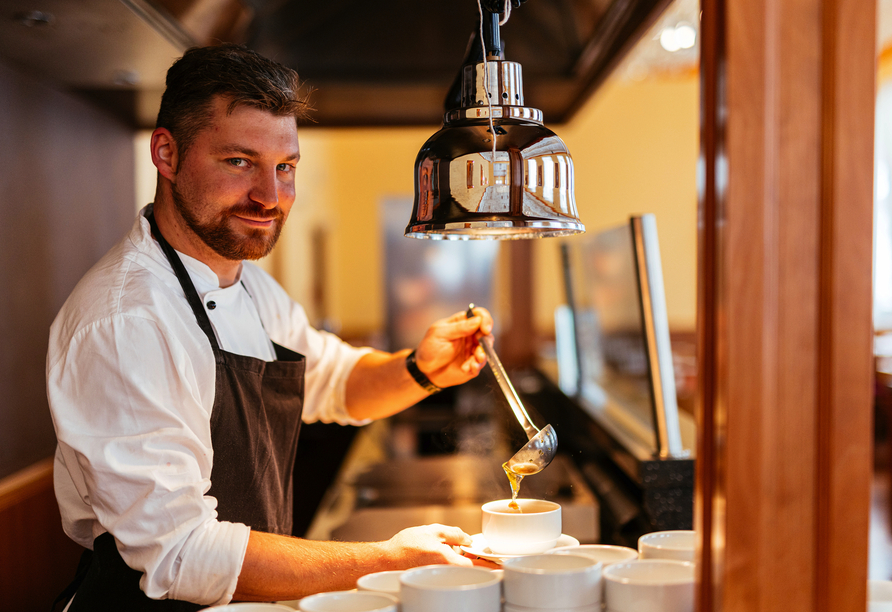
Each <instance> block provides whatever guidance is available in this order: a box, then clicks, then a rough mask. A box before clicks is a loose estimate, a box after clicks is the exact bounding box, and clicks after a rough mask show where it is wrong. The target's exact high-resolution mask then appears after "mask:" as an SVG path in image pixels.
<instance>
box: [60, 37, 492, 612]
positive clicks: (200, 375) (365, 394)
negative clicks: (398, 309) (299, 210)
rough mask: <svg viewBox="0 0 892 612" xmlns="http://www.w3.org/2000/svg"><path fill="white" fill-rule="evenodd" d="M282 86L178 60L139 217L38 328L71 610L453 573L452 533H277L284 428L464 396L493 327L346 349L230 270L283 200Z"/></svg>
mask: <svg viewBox="0 0 892 612" xmlns="http://www.w3.org/2000/svg"><path fill="white" fill-rule="evenodd" d="M298 90H299V85H298V81H297V75H296V73H295V72H294V71H292V70H291V69H289V68H287V67H285V66H282V65H280V64H277V63H275V62H273V61H270V60H268V59H266V58H264V57H262V56H260V55H258V54H256V53H254V52H252V51H249V50H247V49H244V48H242V47H239V46H236V45H228V44H227V45H220V46H215V47H206V48H196V49H190V50H189V51H187V52H186V53H185V55H184V56H183V57H182V58H181V59H179V60H178V61H177V62H175V63H174V65H173V66H172V67H171V68H170V70H169V71H168V74H167V88H166V91H165V93H164V96H163V99H162V102H161V108H160V112H159V114H158V122H157V128H156V129H155V131H154V132H153V133H152V138H151V154H152V161H153V162H154V164H155V166H156V167H157V169H158V184H157V189H156V194H155V199H154V202H153V203H152V204H150V205H148V206H147V207H146V208H144V209H143V210H142V211H141V212H140V214H139V215H138V216H137V219H136V222H135V223H134V225H133V228H132V229H131V230H130V232H129V234H127V235H126V236H125V237H124V238H123V239H122V240H121V241H120V242H119V243H118V244H117V245H116V246H115V247H114V248H113V249H112V250H111V251H109V252H108V253H107V254H106V255H105V256H104V257H103V258H102V259H101V260H100V261H99V262H98V263H97V264H96V265H95V266H94V267H93V268H92V269H91V270H90V271H89V272H88V273H87V274H86V276H84V278H83V279H81V281H80V282H79V283H78V285H77V287H76V288H75V289H74V291H73V292H72V294H71V296H70V297H69V299H68V300H67V301H66V303H65V305H64V306H63V308H62V310H61V312H60V313H59V315H58V317H57V318H56V320H55V322H54V323H53V326H52V328H51V332H50V344H49V352H48V356H47V393H48V397H49V404H50V409H51V411H52V416H53V422H54V425H55V429H56V435H57V438H58V448H57V451H56V457H55V489H56V497H57V499H58V502H59V508H60V510H61V514H62V522H63V526H64V529H65V532H66V533H67V534H68V535H69V536H70V537H71V538H72V539H73V540H75V541H76V542H78V543H79V544H81V545H83V546H84V547H85V548H87V549H89V550H88V552H86V553H85V554H84V558H83V559H82V561H81V564H80V567H79V569H78V577H77V578H76V580H75V582H74V583H73V584H72V586H71V587H70V588H69V589H68V593H67V594H66V597H65V598H64V599H63V601H64V600H67V599H70V596H71V593H72V592H74V593H75V595H74V598H73V600H71V601H70V603H69V604H68V609H69V610H70V611H71V612H80V611H90V612H101V611H104V610H114V611H115V612H120V611H124V610H126V611H127V612H134V611H140V610H176V611H181V610H198V609H201V608H203V607H206V606H208V605H213V604H223V603H226V602H229V601H230V600H260V601H270V600H284V599H294V598H297V597H300V596H302V595H305V594H308V593H313V592H319V591H325V590H333V589H344V588H351V587H352V586H353V585H354V584H355V581H356V579H357V578H358V577H359V576H361V575H363V574H367V573H370V572H375V571H380V570H389V569H401V568H408V567H412V566H417V565H424V564H431V563H453V564H459V565H470V564H471V563H472V561H471V560H470V559H468V558H465V557H463V556H461V555H459V554H456V553H455V552H454V549H453V548H452V547H451V546H452V545H461V544H470V543H471V540H470V537H469V536H468V535H467V534H466V533H464V532H462V531H461V530H460V529H458V528H454V527H447V526H443V525H428V526H422V527H415V528H411V529H406V530H404V531H402V532H400V533H398V534H396V535H394V536H393V537H392V538H391V539H390V540H387V541H385V542H374V543H345V542H319V541H309V540H303V539H298V538H294V537H291V535H290V534H291V527H292V516H291V509H292V501H293V497H296V499H297V500H298V502H299V500H300V491H299V490H298V491H292V484H291V483H292V473H293V470H294V469H295V466H294V460H295V451H296V447H297V439H298V432H299V430H300V424H301V420H303V421H306V422H312V421H323V422H338V423H343V424H364V423H367V422H369V421H370V420H372V419H377V418H382V417H386V416H388V415H391V414H393V413H395V412H398V411H400V410H402V409H404V408H406V407H408V406H410V405H412V404H415V403H417V402H418V401H419V400H421V399H423V398H424V397H426V396H427V395H429V394H430V393H433V392H436V391H437V390H438V389H440V388H443V387H448V386H451V385H456V384H460V383H463V382H465V381H467V380H469V379H471V378H473V377H474V376H476V375H477V374H478V372H479V371H480V369H481V368H482V367H483V365H484V362H485V356H484V354H483V351H482V348H481V347H480V346H479V345H478V344H477V339H478V338H479V337H481V336H482V335H483V334H488V333H490V331H491V329H492V319H491V317H490V315H489V313H488V312H486V311H485V310H484V309H482V308H478V309H476V310H475V311H474V316H472V317H471V318H467V317H466V316H465V315H464V313H457V314H456V315H455V316H453V317H450V318H448V319H444V320H441V321H438V322H436V323H434V324H433V325H432V326H431V327H430V329H429V330H428V331H427V333H426V335H425V336H424V338H423V339H422V340H421V342H420V344H419V345H418V347H417V349H416V350H414V351H409V350H404V351H400V352H397V353H385V352H381V351H375V350H371V349H358V348H354V347H351V346H349V345H348V344H346V343H344V342H343V341H341V340H340V339H338V338H336V337H335V336H333V335H330V334H327V333H324V332H321V331H317V330H315V329H313V328H312V327H310V325H309V324H308V322H307V316H306V314H305V312H304V310H303V308H302V307H301V306H300V305H299V304H296V303H295V302H294V301H292V300H291V299H290V298H289V297H288V295H287V294H286V293H285V291H284V290H283V289H282V288H281V287H280V286H279V285H278V284H277V283H276V282H275V281H274V280H273V279H272V278H271V277H270V276H268V275H267V274H265V273H264V272H263V271H262V270H261V269H260V268H258V267H257V266H255V265H253V264H251V263H249V262H247V261H245V260H253V259H258V258H260V257H263V256H264V255H266V254H267V253H269V252H270V250H271V249H272V248H273V245H275V243H276V239H277V238H278V236H279V234H280V232H281V230H282V227H283V225H284V223H285V220H286V219H287V217H288V213H289V211H290V209H291V206H292V204H293V202H294V199H295V180H294V172H295V166H296V165H297V163H298V160H299V159H300V149H299V146H298V134H297V127H296V120H297V119H298V118H300V117H302V116H303V115H304V113H305V112H306V104H305V103H304V102H303V101H301V99H300V98H299V96H298V93H297V92H298ZM343 180H350V177H343ZM112 205H114V204H112ZM117 205H121V203H117ZM296 469H298V470H301V471H310V470H313V469H315V467H314V466H313V465H312V464H302V465H298V466H296Z"/></svg>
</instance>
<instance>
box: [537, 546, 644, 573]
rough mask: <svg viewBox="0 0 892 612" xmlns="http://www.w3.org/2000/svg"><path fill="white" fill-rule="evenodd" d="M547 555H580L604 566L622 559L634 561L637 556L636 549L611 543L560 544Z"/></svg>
mask: <svg viewBox="0 0 892 612" xmlns="http://www.w3.org/2000/svg"><path fill="white" fill-rule="evenodd" d="M547 554H549V555H582V556H584V557H590V558H592V559H594V560H596V561H600V562H601V564H602V565H603V566H604V567H607V566H608V565H612V564H613V563H620V562H622V561H634V560H635V559H637V558H638V551H637V550H635V549H634V548H629V547H628V546H613V545H611V544H582V545H580V546H561V547H560V548H555V549H552V550H549V551H548V553H547Z"/></svg>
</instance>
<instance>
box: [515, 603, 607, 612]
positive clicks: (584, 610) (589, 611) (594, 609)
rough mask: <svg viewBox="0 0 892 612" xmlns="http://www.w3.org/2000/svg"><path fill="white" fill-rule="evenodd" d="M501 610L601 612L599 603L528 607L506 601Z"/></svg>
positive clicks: (519, 611) (523, 611) (521, 611)
mask: <svg viewBox="0 0 892 612" xmlns="http://www.w3.org/2000/svg"><path fill="white" fill-rule="evenodd" d="M502 610H503V611H504V612H601V604H595V605H593V606H581V607H579V608H528V607H526V606H516V605H514V604H509V603H506V604H505V605H504V606H503V607H502Z"/></svg>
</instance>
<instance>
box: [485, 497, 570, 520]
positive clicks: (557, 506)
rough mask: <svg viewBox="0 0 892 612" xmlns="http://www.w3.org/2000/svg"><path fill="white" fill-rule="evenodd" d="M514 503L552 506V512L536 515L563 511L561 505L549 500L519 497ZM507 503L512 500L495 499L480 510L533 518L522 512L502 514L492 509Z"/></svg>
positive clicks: (546, 511)
mask: <svg viewBox="0 0 892 612" xmlns="http://www.w3.org/2000/svg"><path fill="white" fill-rule="evenodd" d="M514 501H516V502H524V503H525V502H536V503H542V504H549V505H551V506H552V508H551V510H545V511H543V512H535V513H534V514H548V513H550V512H555V511H556V510H560V509H561V505H560V504H559V503H557V502H553V501H550V500H547V499H535V498H533V497H518V498H517V499H516V500H514ZM505 502H511V500H510V499H494V500H492V501H488V502H486V503H485V504H483V505H482V506H480V509H481V510H482V511H483V512H493V513H497V514H510V515H511V516H533V514H524V513H522V512H500V511H498V510H491V509H490V508H492V507H493V506H495V505H496V504H504V503H505Z"/></svg>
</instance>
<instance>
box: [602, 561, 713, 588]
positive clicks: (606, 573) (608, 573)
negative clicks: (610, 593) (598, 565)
mask: <svg viewBox="0 0 892 612" xmlns="http://www.w3.org/2000/svg"><path fill="white" fill-rule="evenodd" d="M664 564H671V565H677V566H685V567H690V569H691V577H690V578H662V579H660V580H659V581H655V580H648V579H646V578H641V577H634V576H617V575H616V572H619V571H622V569H623V568H625V567H629V566H639V567H640V566H641V565H664ZM694 570H695V566H694V564H693V563H691V562H690V561H678V560H675V559H639V560H638V561H623V562H621V563H613V564H611V565H608V566H607V567H605V568H604V569H603V571H602V576H603V578H604V580H610V581H612V582H619V583H621V584H642V585H648V584H650V585H659V584H686V583H688V582H691V581H693V580H695V579H696V576H695V575H694Z"/></svg>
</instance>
